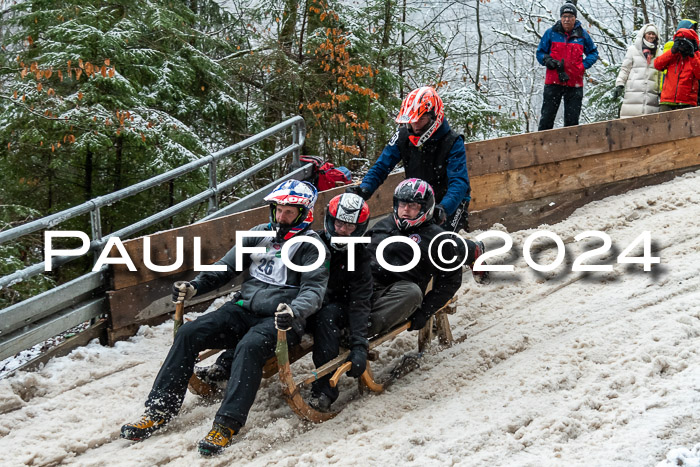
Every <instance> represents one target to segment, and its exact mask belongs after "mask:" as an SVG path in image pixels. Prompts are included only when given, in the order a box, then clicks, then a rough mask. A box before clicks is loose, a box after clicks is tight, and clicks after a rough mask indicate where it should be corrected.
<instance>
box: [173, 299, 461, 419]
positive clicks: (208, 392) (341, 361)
mask: <svg viewBox="0 0 700 467" xmlns="http://www.w3.org/2000/svg"><path fill="white" fill-rule="evenodd" d="M455 301H456V297H452V298H451V299H450V300H449V301H448V302H447V303H446V304H445V305H444V306H443V307H442V308H440V309H439V310H438V311H437V312H435V314H434V315H433V316H431V317H430V319H429V320H428V322H427V323H426V325H425V326H424V327H423V329H421V330H420V331H419V332H418V351H419V352H420V353H422V352H423V351H424V350H425V349H426V348H427V347H429V346H430V344H431V342H432V340H433V338H434V337H435V336H436V335H437V338H438V342H439V343H440V345H442V346H450V345H452V343H453V341H454V339H453V337H452V331H451V330H450V323H449V320H448V318H447V315H451V314H454V313H455V311H456V306H455V303H454V302H455ZM183 312H184V302H178V303H177V306H176V309H175V323H176V326H177V324H178V323H182V316H183ZM410 325H411V323H410V322H406V323H404V324H401V325H399V326H397V327H396V328H394V329H392V330H391V331H389V332H388V333H386V334H382V335H378V336H375V337H373V338H372V339H370V342H369V353H368V358H367V369H366V370H365V372H364V373H363V374H362V375H361V376H360V378H358V388H359V391H360V393H363V392H364V390H365V388H366V389H369V390H370V391H372V392H376V393H381V392H382V391H384V388H385V386H386V383H384V384H381V383H378V382H377V381H375V379H374V375H373V373H372V369H371V368H370V361H374V360H377V358H378V353H377V350H376V348H377V347H379V346H380V345H382V344H384V343H385V342H389V341H391V340H393V339H394V338H396V336H398V335H399V334H401V333H402V332H404V331H406V330H407V329H408V328H409V326H410ZM312 349H313V342H312V341H311V340H306V339H304V340H303V341H302V343H300V344H298V345H296V346H294V347H291V348H289V347H288V346H287V332H286V331H277V347H276V348H275V356H274V357H271V358H270V359H269V360H268V361H267V362H266V363H265V366H264V368H263V378H269V377H271V376H274V375H275V374H279V378H280V381H281V383H282V391H283V395H284V398H285V399H286V401H287V403H288V404H289V406H290V407H291V408H292V411H294V413H296V414H297V415H299V416H300V417H302V418H304V419H306V420H308V421H310V422H313V423H321V422H325V421H326V420H330V419H331V418H333V417H335V416H336V415H338V413H340V411H337V412H320V411H318V410H316V409H314V408H313V407H311V406H310V405H308V404H307V403H306V402H305V401H304V399H303V398H302V396H301V389H302V388H306V387H309V386H310V385H311V384H312V383H313V382H314V381H316V380H317V379H320V378H322V377H323V376H326V375H328V374H331V373H333V376H332V377H331V380H330V384H331V386H332V387H335V386H336V385H337V384H338V380H339V379H340V377H341V376H342V375H343V374H345V372H347V371H348V370H349V369H350V368H351V367H352V363H350V362H346V360H347V358H348V355H349V354H350V351H349V350H344V351H341V353H340V355H338V357H336V358H334V359H333V360H331V361H330V362H328V363H326V364H325V365H323V366H321V367H320V368H316V369H315V370H313V371H312V372H311V375H310V376H308V377H306V378H305V379H302V380H297V381H295V379H294V375H293V374H292V369H291V364H292V363H294V362H295V361H297V360H299V359H300V358H302V357H304V356H305V355H306V354H308V353H310V352H311V351H312ZM219 352H221V350H220V349H212V350H206V351H204V352H202V353H200V354H199V358H198V360H197V361H202V360H205V359H207V358H209V357H211V356H213V355H216V354H217V353H219ZM188 387H189V390H190V392H192V393H194V394H197V395H199V396H201V397H205V398H207V397H212V396H213V395H214V394H215V393H216V391H217V388H216V386H215V385H212V384H209V383H206V382H204V381H202V380H201V379H199V378H198V377H197V376H196V375H195V374H193V375H192V376H191V377H190V381H189V386H188Z"/></svg>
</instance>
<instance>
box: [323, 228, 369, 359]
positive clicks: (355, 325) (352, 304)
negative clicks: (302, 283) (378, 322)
mask: <svg viewBox="0 0 700 467" xmlns="http://www.w3.org/2000/svg"><path fill="white" fill-rule="evenodd" d="M318 235H319V237H321V239H322V240H323V242H324V243H325V244H326V247H328V251H329V252H330V265H329V271H330V277H329V279H328V287H327V288H326V296H325V297H324V299H323V304H324V305H327V304H329V303H335V304H338V305H340V306H341V307H342V308H343V311H344V313H345V316H347V320H348V325H349V328H350V346H351V347H352V346H353V345H364V346H365V347H367V345H368V341H367V324H368V321H369V313H370V310H371V300H372V270H371V267H370V264H371V261H372V256H371V255H370V253H369V251H367V247H366V246H365V245H356V246H355V271H354V272H351V271H349V270H348V267H347V264H348V249H345V250H344V251H338V250H336V249H334V248H333V247H332V246H331V242H330V239H329V238H328V237H327V236H326V234H325V232H324V231H322V230H321V231H318ZM348 248H349V247H348Z"/></svg>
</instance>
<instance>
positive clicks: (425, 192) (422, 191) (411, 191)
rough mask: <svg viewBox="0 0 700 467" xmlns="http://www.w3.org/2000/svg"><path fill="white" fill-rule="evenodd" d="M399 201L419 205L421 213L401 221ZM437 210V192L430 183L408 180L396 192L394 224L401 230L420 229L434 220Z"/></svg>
mask: <svg viewBox="0 0 700 467" xmlns="http://www.w3.org/2000/svg"><path fill="white" fill-rule="evenodd" d="M399 201H403V202H406V203H418V204H420V206H421V209H420V212H419V213H418V215H417V216H416V217H415V218H413V219H401V218H400V217H399ZM434 209H435V192H434V191H433V187H431V186H430V183H428V182H426V181H425V180H421V179H420V178H408V179H406V180H404V181H402V182H401V183H399V184H398V186H397V187H396V190H394V222H396V226H397V227H398V228H399V230H408V229H412V228H415V227H418V226H419V225H421V224H424V223H426V222H428V221H429V220H430V219H432V218H433V210H434Z"/></svg>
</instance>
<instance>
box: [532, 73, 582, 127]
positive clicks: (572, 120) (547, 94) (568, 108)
mask: <svg viewBox="0 0 700 467" xmlns="http://www.w3.org/2000/svg"><path fill="white" fill-rule="evenodd" d="M562 97H563V98H564V126H574V125H578V118H579V116H580V115H581V102H582V101H583V87H580V88H574V87H571V86H562V85H560V84H545V85H544V94H543V96H542V117H540V125H539V128H537V131H542V130H551V129H552V128H554V119H555V118H556V116H557V111H558V110H559V104H560V103H561V99H562Z"/></svg>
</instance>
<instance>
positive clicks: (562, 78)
mask: <svg viewBox="0 0 700 467" xmlns="http://www.w3.org/2000/svg"><path fill="white" fill-rule="evenodd" d="M558 70H559V73H558V74H559V81H561V82H562V83H566V82H567V81H569V75H568V74H567V73H566V71H564V60H562V61H561V62H559V68H558Z"/></svg>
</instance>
